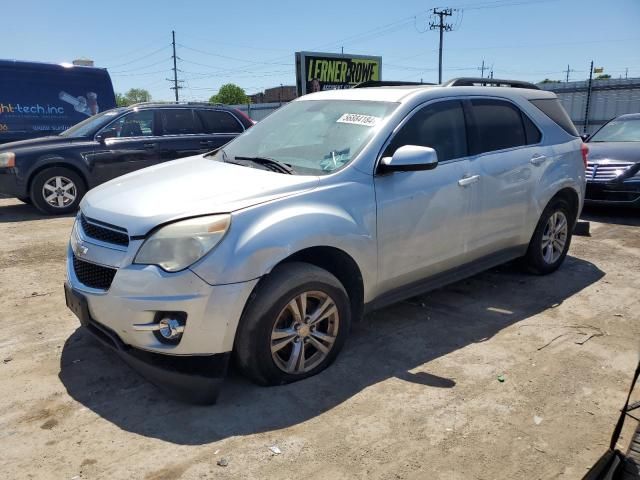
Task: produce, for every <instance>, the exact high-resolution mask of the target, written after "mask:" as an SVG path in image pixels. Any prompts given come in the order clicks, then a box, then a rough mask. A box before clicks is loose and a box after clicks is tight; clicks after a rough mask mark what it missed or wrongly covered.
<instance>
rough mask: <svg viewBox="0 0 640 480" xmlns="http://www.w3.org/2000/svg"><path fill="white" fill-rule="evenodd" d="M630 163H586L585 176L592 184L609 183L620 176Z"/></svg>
mask: <svg viewBox="0 0 640 480" xmlns="http://www.w3.org/2000/svg"><path fill="white" fill-rule="evenodd" d="M631 165H633V163H632V162H616V163H592V162H589V163H587V171H586V176H587V180H588V181H592V182H610V181H612V180H615V179H616V178H618V177H619V176H620V175H622V174H623V173H624V172H625V170H626V169H627V168H629V167H630V166H631Z"/></svg>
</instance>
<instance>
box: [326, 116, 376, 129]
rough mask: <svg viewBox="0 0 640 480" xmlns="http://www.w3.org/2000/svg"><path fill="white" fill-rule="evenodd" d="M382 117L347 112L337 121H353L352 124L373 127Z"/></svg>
mask: <svg viewBox="0 0 640 480" xmlns="http://www.w3.org/2000/svg"><path fill="white" fill-rule="evenodd" d="M379 120H380V117H374V116H373V115H361V114H359V113H345V114H343V115H342V116H341V117H340V118H339V119H338V120H336V123H351V124H352V125H363V126H365V127H373V126H374V125H375V124H376V123H378V121H379Z"/></svg>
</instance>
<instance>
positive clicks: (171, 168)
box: [80, 155, 319, 235]
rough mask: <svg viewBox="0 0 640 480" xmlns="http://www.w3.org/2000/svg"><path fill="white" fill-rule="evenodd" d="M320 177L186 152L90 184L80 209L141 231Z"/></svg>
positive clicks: (297, 188)
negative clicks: (224, 161)
mask: <svg viewBox="0 0 640 480" xmlns="http://www.w3.org/2000/svg"><path fill="white" fill-rule="evenodd" d="M318 182H319V177H316V176H302V175H287V174H282V173H276V172H271V171H267V170H261V169H257V168H250V167H243V166H240V165H233V164H229V163H221V162H218V161H216V160H210V159H207V158H204V157H203V156H200V155H199V156H196V157H188V158H183V159H180V160H174V161H172V162H167V163H163V164H160V165H156V166H153V167H149V168H145V169H142V170H138V171H136V172H133V173H130V174H127V175H124V176H122V177H118V178H116V179H114V180H111V181H110V182H107V183H105V184H103V185H101V186H99V187H97V188H94V189H93V190H91V191H90V192H89V193H87V195H86V196H85V197H84V199H83V200H82V203H81V204H80V209H81V210H82V212H83V213H84V214H85V215H86V216H87V217H90V218H93V219H96V220H100V221H102V222H106V223H110V224H112V225H117V226H119V227H123V228H126V229H127V231H128V232H129V235H145V234H146V233H148V232H149V231H150V230H151V229H153V228H154V227H156V226H157V225H159V224H162V223H166V222H169V221H172V220H178V219H180V218H186V217H192V216H198V215H207V214H214V213H230V212H233V211H235V210H239V209H242V208H246V207H250V206H252V205H256V204H258V203H263V202H267V201H270V200H275V199H277V198H281V197H286V196H289V195H293V194H295V193H299V192H302V191H305V190H310V189H312V188H314V187H315V186H316V185H317V184H318Z"/></svg>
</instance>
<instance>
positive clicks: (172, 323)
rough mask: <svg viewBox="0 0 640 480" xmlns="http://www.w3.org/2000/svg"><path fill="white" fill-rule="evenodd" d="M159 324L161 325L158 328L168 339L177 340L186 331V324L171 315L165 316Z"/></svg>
mask: <svg viewBox="0 0 640 480" xmlns="http://www.w3.org/2000/svg"><path fill="white" fill-rule="evenodd" d="M158 325H160V329H159V330H158V331H159V332H160V335H162V337H163V338H166V339H167V340H177V339H178V338H180V336H181V335H182V332H183V331H184V326H183V325H181V324H180V321H179V320H177V319H175V318H171V317H164V318H163V319H162V320H160V321H159V322H158Z"/></svg>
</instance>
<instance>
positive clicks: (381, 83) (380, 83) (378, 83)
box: [353, 80, 435, 88]
mask: <svg viewBox="0 0 640 480" xmlns="http://www.w3.org/2000/svg"><path fill="white" fill-rule="evenodd" d="M407 85H415V86H419V85H435V83H421V82H402V81H395V80H367V81H366V82H362V83H358V84H357V85H354V87H353V88H367V87H403V86H407Z"/></svg>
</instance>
